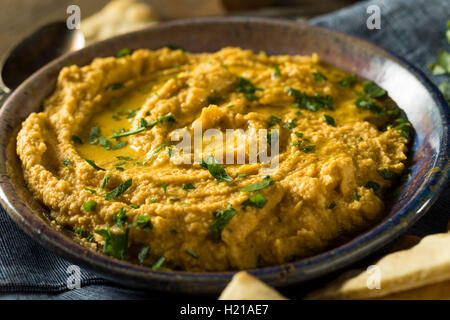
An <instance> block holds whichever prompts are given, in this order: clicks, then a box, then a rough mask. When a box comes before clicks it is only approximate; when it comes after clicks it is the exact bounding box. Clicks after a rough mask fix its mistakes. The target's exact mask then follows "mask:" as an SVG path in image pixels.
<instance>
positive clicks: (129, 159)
mask: <svg viewBox="0 0 450 320" xmlns="http://www.w3.org/2000/svg"><path fill="white" fill-rule="evenodd" d="M116 158H117V159H118V160H125V161H131V160H133V158H130V157H126V156H117V157H116Z"/></svg>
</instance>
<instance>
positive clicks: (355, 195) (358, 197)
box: [353, 191, 361, 201]
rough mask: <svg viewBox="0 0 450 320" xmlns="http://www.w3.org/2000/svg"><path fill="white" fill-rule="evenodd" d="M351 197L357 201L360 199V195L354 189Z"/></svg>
mask: <svg viewBox="0 0 450 320" xmlns="http://www.w3.org/2000/svg"><path fill="white" fill-rule="evenodd" d="M353 199H355V200H356V201H359V200H360V199H361V196H360V195H359V194H358V193H357V192H356V191H353Z"/></svg>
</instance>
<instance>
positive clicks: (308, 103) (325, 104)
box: [284, 86, 334, 112]
mask: <svg viewBox="0 0 450 320" xmlns="http://www.w3.org/2000/svg"><path fill="white" fill-rule="evenodd" d="M284 90H285V91H286V92H287V93H288V95H289V96H292V97H293V98H294V99H295V102H296V104H295V105H293V107H295V108H299V109H305V110H309V111H312V112H316V111H318V110H320V109H327V110H334V104H333V100H332V98H331V96H329V95H325V96H324V95H321V94H319V93H316V94H314V95H312V96H309V95H308V94H306V93H305V92H303V91H299V90H296V89H294V88H292V87H289V86H288V87H286V88H284Z"/></svg>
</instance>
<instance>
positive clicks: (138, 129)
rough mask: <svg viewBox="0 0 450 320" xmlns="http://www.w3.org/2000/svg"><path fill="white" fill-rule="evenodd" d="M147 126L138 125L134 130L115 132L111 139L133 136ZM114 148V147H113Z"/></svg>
mask: <svg viewBox="0 0 450 320" xmlns="http://www.w3.org/2000/svg"><path fill="white" fill-rule="evenodd" d="M146 129H147V128H146V127H138V128H136V129H134V130H129V131H125V132H121V133H115V134H113V135H112V136H111V137H110V138H111V139H117V138H121V137H127V136H131V135H133V134H137V133H139V132H142V131H144V130H146ZM112 148H113V149H114V147H112Z"/></svg>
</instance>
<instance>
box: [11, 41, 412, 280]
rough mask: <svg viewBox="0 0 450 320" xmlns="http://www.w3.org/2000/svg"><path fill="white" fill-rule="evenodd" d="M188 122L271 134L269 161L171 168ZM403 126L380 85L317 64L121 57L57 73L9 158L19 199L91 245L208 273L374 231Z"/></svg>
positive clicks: (173, 54) (227, 57) (397, 170)
mask: <svg viewBox="0 0 450 320" xmlns="http://www.w3.org/2000/svg"><path fill="white" fill-rule="evenodd" d="M199 122H200V123H201V124H202V130H206V129H209V128H215V129H219V130H221V131H223V132H225V130H226V129H243V130H245V132H247V131H248V130H249V129H274V130H275V129H276V130H278V131H277V132H278V138H279V156H278V161H279V164H278V166H277V167H276V168H275V169H274V170H272V172H271V173H270V175H267V173H263V170H262V169H263V168H264V167H267V164H263V163H248V162H246V163H244V164H234V163H233V164H223V165H220V164H218V163H216V162H217V161H218V159H215V158H214V157H208V156H211V155H214V148H212V149H211V148H210V149H209V150H208V151H204V150H203V149H202V150H200V151H199V152H200V153H201V155H202V157H203V161H201V162H200V163H199V162H195V163H194V162H193V163H192V164H184V163H176V162H175V161H172V158H174V157H177V155H178V156H179V155H180V153H178V152H177V150H175V149H176V146H175V144H174V143H173V142H171V138H170V137H171V135H172V133H173V132H174V131H175V130H176V129H183V128H184V129H185V130H186V131H187V132H192V130H193V125H194V124H195V123H199ZM410 129H411V127H410V124H409V122H408V121H407V120H406V119H405V118H404V117H402V112H401V111H400V110H398V109H397V108H396V107H395V105H394V104H393V103H392V102H391V100H390V99H389V98H388V96H387V93H386V91H384V90H383V89H382V88H380V87H378V86H377V85H375V84H374V83H371V82H363V81H362V80H360V79H358V78H356V77H354V76H352V75H349V74H347V73H345V72H343V71H340V70H337V69H335V68H333V67H330V66H328V65H325V64H322V63H321V62H320V61H319V57H318V56H317V55H312V56H311V57H309V56H289V55H280V56H269V55H268V54H266V53H263V52H262V53H258V54H255V53H253V52H251V51H248V50H242V49H239V48H224V49H222V50H220V51H218V52H216V53H201V54H193V53H188V52H186V51H184V50H180V49H169V48H163V49H160V50H157V51H149V50H137V51H135V52H133V53H132V54H130V53H129V52H128V50H122V51H121V53H120V54H119V55H118V57H108V58H97V59H95V60H94V61H93V62H92V63H91V64H90V65H87V66H83V67H79V66H75V65H73V66H70V67H66V68H64V69H62V71H61V72H60V74H59V77H58V80H57V84H56V89H55V92H54V93H53V95H52V96H50V97H49V98H48V99H47V100H46V101H45V103H44V110H43V111H42V112H40V113H33V114H31V115H30V116H29V117H28V118H27V119H26V120H25V121H24V122H23V125H22V128H21V130H20V132H19V134H18V137H17V154H18V156H19V157H20V160H21V162H22V166H23V174H24V177H25V181H26V182H27V184H28V186H29V188H30V190H31V191H32V192H33V193H34V195H35V196H36V197H37V198H38V199H39V200H41V201H42V202H43V203H44V204H45V205H46V206H48V207H49V208H50V211H51V217H52V218H53V219H54V220H55V221H56V223H58V224H59V225H61V226H64V227H67V228H70V229H71V230H73V231H74V232H75V233H77V234H78V235H79V236H80V238H81V239H82V241H83V243H84V244H85V245H86V246H89V247H91V248H98V249H100V250H103V251H104V252H105V253H106V254H108V255H110V256H113V257H115V258H118V259H124V260H128V261H131V262H133V263H140V264H142V265H145V266H152V267H153V268H154V269H164V268H175V269H182V270H197V271H217V270H230V269H246V268H254V267H258V266H265V265H274V264H280V263H283V262H288V261H292V259H295V258H298V257H305V256H310V255H313V254H316V253H319V252H321V251H323V250H325V249H326V248H328V247H330V246H333V245H335V244H336V239H338V238H339V237H342V236H344V235H348V234H354V233H355V232H359V231H361V230H362V229H363V228H365V227H367V226H369V225H370V224H372V223H373V222H376V221H377V220H378V219H380V218H381V217H382V215H383V210H384V205H383V200H382V197H383V193H384V192H385V190H386V188H388V187H389V186H390V185H391V184H392V183H393V181H394V180H395V179H397V178H398V176H399V175H400V174H401V173H402V171H403V170H404V167H405V165H404V163H403V162H404V161H405V159H406V155H405V153H406V149H407V144H408V139H409V135H410V133H411V132H410V131H411V130H410ZM244 135H246V133H244ZM244 138H247V137H246V136H245V137H244ZM233 147H236V146H233ZM238 147H242V145H241V146H238ZM211 150H213V151H211ZM190 156H192V154H191V155H188V157H190ZM247 156H248V154H246V157H247ZM216 158H217V155H216ZM214 160H216V161H214ZM219 160H220V159H219Z"/></svg>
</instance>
